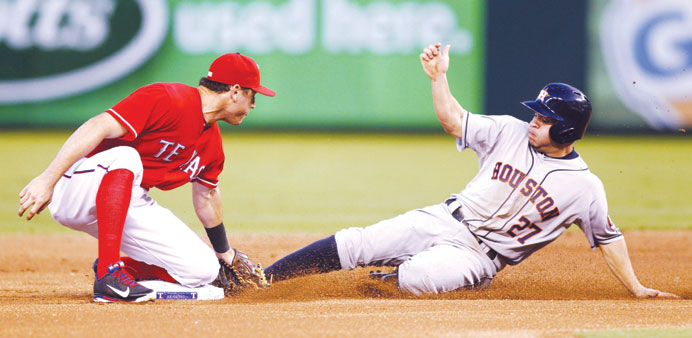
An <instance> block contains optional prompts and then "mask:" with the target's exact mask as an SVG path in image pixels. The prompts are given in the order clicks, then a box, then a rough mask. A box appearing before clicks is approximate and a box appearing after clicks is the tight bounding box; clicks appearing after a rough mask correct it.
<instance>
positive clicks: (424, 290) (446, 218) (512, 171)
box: [265, 43, 677, 298]
mask: <svg viewBox="0 0 692 338" xmlns="http://www.w3.org/2000/svg"><path fill="white" fill-rule="evenodd" d="M440 47H441V45H440V44H439V43H438V44H435V45H431V46H428V47H427V48H425V49H424V50H423V52H422V53H421V54H420V62H421V65H422V66H423V71H424V72H425V74H426V75H427V76H428V77H429V78H430V80H431V87H432V98H433V106H434V110H435V114H436V116H437V118H438V120H439V122H440V124H441V125H442V127H443V128H444V130H445V131H446V132H447V133H448V134H450V135H453V136H455V137H456V146H457V149H458V150H459V151H463V150H466V149H471V150H473V151H474V152H476V154H477V155H478V166H479V169H478V174H477V175H476V176H475V177H474V178H473V179H472V180H471V181H470V182H469V183H468V184H467V185H466V186H465V187H464V188H463V190H462V191H461V192H459V193H455V194H452V195H451V196H450V197H449V198H448V199H447V200H445V201H444V202H442V203H438V204H435V205H431V206H428V207H424V208H420V209H415V210H411V211H409V212H406V213H404V214H401V215H399V216H396V217H394V218H390V219H387V220H383V221H380V222H378V223H375V224H373V225H370V226H367V227H351V228H346V229H342V230H340V231H338V232H337V233H336V234H335V235H333V236H330V237H327V238H324V239H321V240H318V241H316V242H314V243H312V244H310V245H308V246H306V247H304V248H302V249H299V250H297V251H295V252H293V253H291V254H289V255H287V256H286V257H283V258H281V259H279V260H278V261H276V262H275V263H274V264H272V265H270V266H269V267H267V269H266V270H265V273H266V274H267V276H270V278H273V281H274V282H277V281H282V280H286V279H289V278H294V277H298V276H302V275H306V274H311V273H325V272H329V271H334V270H341V269H344V270H351V269H355V268H356V267H358V266H368V265H376V266H379V265H387V266H395V267H396V271H395V272H394V273H373V274H371V277H374V278H378V279H381V280H391V281H396V282H397V285H398V287H399V289H400V290H402V291H404V292H408V293H412V294H432V293H442V292H448V291H452V290H457V289H464V288H467V287H485V286H488V285H489V284H490V283H491V281H492V279H493V278H494V277H495V275H496V274H497V273H498V272H499V271H500V270H502V269H503V268H505V267H506V266H507V265H516V264H519V263H520V262H522V261H523V260H524V259H526V258H527V257H529V256H530V255H531V254H532V253H534V252H536V251H537V250H540V249H541V248H543V247H544V246H546V245H548V244H549V243H551V242H552V241H554V240H555V239H556V238H558V237H559V236H560V235H561V234H562V233H563V232H564V231H565V230H567V228H568V227H570V226H571V225H572V224H575V225H576V226H578V227H579V228H580V229H581V230H582V231H583V233H584V234H585V236H586V239H587V241H588V242H589V244H590V245H591V247H592V248H594V249H595V248H597V247H598V248H600V249H601V252H602V253H603V257H604V258H605V262H606V264H607V265H608V267H609V268H610V270H611V271H612V272H613V274H614V275H615V277H617V279H618V280H619V281H620V282H621V283H622V284H623V285H624V286H625V287H626V288H627V290H629V291H630V292H631V293H632V294H633V295H635V296H637V297H652V298H653V297H658V298H676V297H677V296H676V295H674V294H671V293H667V292H663V291H659V290H656V289H652V288H648V287H645V286H644V285H642V284H641V283H640V282H639V280H638V279H637V277H636V275H635V274H634V271H633V269H632V265H631V263H630V259H629V256H628V253H627V246H626V245H625V241H624V236H623V235H622V233H621V232H620V230H619V229H618V228H617V227H616V226H615V224H613V223H612V221H611V219H610V217H609V216H608V204H607V200H606V194H605V190H604V188H603V184H602V183H601V181H600V179H598V177H596V175H594V174H593V173H591V172H590V171H589V168H588V166H587V165H586V163H585V162H584V160H583V159H582V158H581V156H580V155H579V154H578V153H577V152H576V151H575V149H574V142H575V141H577V140H579V139H581V138H582V136H583V135H584V132H585V131H586V127H587V125H588V123H589V120H590V118H591V104H590V102H589V100H588V99H587V98H586V96H585V95H584V94H583V93H582V92H581V91H579V90H578V89H576V88H574V87H572V86H570V85H567V84H564V83H551V84H548V85H547V86H545V87H544V88H543V90H541V91H540V94H539V95H538V98H537V99H536V100H533V101H526V102H523V104H524V105H526V106H527V107H528V108H530V109H531V110H533V111H534V113H535V114H534V118H533V120H531V122H530V123H526V122H524V121H521V120H518V119H516V118H514V117H511V116H486V115H477V114H472V113H470V112H467V111H466V110H465V109H464V108H462V106H461V105H460V104H459V102H458V101H457V100H456V99H455V98H454V96H452V94H451V91H450V89H449V84H448V83H447V75H446V74H447V70H448V68H449V54H448V53H449V49H450V46H449V45H447V46H446V47H445V48H444V49H441V48H440Z"/></svg>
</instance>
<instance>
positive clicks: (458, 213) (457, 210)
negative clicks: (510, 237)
mask: <svg viewBox="0 0 692 338" xmlns="http://www.w3.org/2000/svg"><path fill="white" fill-rule="evenodd" d="M454 202H457V200H456V199H454V198H449V199H447V200H446V201H445V204H447V206H450V205H452V203H454ZM457 204H459V206H458V207H456V208H455V209H454V210H452V217H454V219H456V220H457V221H459V222H460V223H461V224H464V225H466V226H467V227H468V224H466V222H464V214H463V213H462V212H461V204H460V203H459V202H457ZM469 232H470V233H471V234H472V235H473V237H475V238H476V241H478V244H481V248H483V247H486V248H487V249H488V251H487V252H486V253H485V255H486V256H488V258H490V260H491V261H492V260H495V258H497V252H496V251H495V250H493V249H492V248H491V247H489V246H488V245H487V244H485V243H483V241H482V240H481V239H480V238H479V237H478V236H476V234H474V233H473V231H471V229H469Z"/></svg>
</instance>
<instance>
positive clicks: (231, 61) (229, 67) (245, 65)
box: [207, 53, 276, 96]
mask: <svg viewBox="0 0 692 338" xmlns="http://www.w3.org/2000/svg"><path fill="white" fill-rule="evenodd" d="M207 79H209V80H212V81H216V82H220V83H225V84H227V85H234V84H237V85H239V86H241V87H245V88H250V89H252V90H254V91H256V92H258V93H260V94H264V95H267V96H274V95H276V93H275V92H274V91H273V90H271V89H269V88H267V87H265V86H262V85H261V84H260V70H259V66H258V65H257V63H256V62H255V60H253V59H251V58H249V57H247V56H245V55H241V54H240V53H228V54H224V55H221V56H219V57H218V58H216V60H214V62H212V63H211V66H209V73H208V74H207Z"/></svg>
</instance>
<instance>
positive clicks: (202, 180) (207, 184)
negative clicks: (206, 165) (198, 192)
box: [193, 177, 219, 188]
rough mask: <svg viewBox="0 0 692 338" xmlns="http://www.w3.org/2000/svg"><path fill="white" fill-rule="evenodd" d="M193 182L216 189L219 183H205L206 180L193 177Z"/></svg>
mask: <svg viewBox="0 0 692 338" xmlns="http://www.w3.org/2000/svg"><path fill="white" fill-rule="evenodd" d="M193 181H199V183H200V184H202V185H204V186H206V187H208V188H216V187H217V186H218V185H219V182H216V183H214V182H211V181H207V180H205V179H203V178H200V177H195V179H194V180H193Z"/></svg>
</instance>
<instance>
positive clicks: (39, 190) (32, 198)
mask: <svg viewBox="0 0 692 338" xmlns="http://www.w3.org/2000/svg"><path fill="white" fill-rule="evenodd" d="M52 197H53V186H52V185H51V184H49V183H48V182H47V181H46V180H45V179H43V177H42V176H38V177H36V178H34V179H33V180H31V182H29V184H27V185H26V187H24V189H22V191H21V192H20V193H19V211H18V213H17V214H18V215H19V217H22V215H23V214H24V212H25V211H27V210H28V212H27V214H26V219H27V220H31V219H32V218H34V216H36V215H38V214H39V213H40V212H41V211H42V210H43V209H44V208H45V207H46V206H48V204H49V203H50V201H51V199H52Z"/></svg>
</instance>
